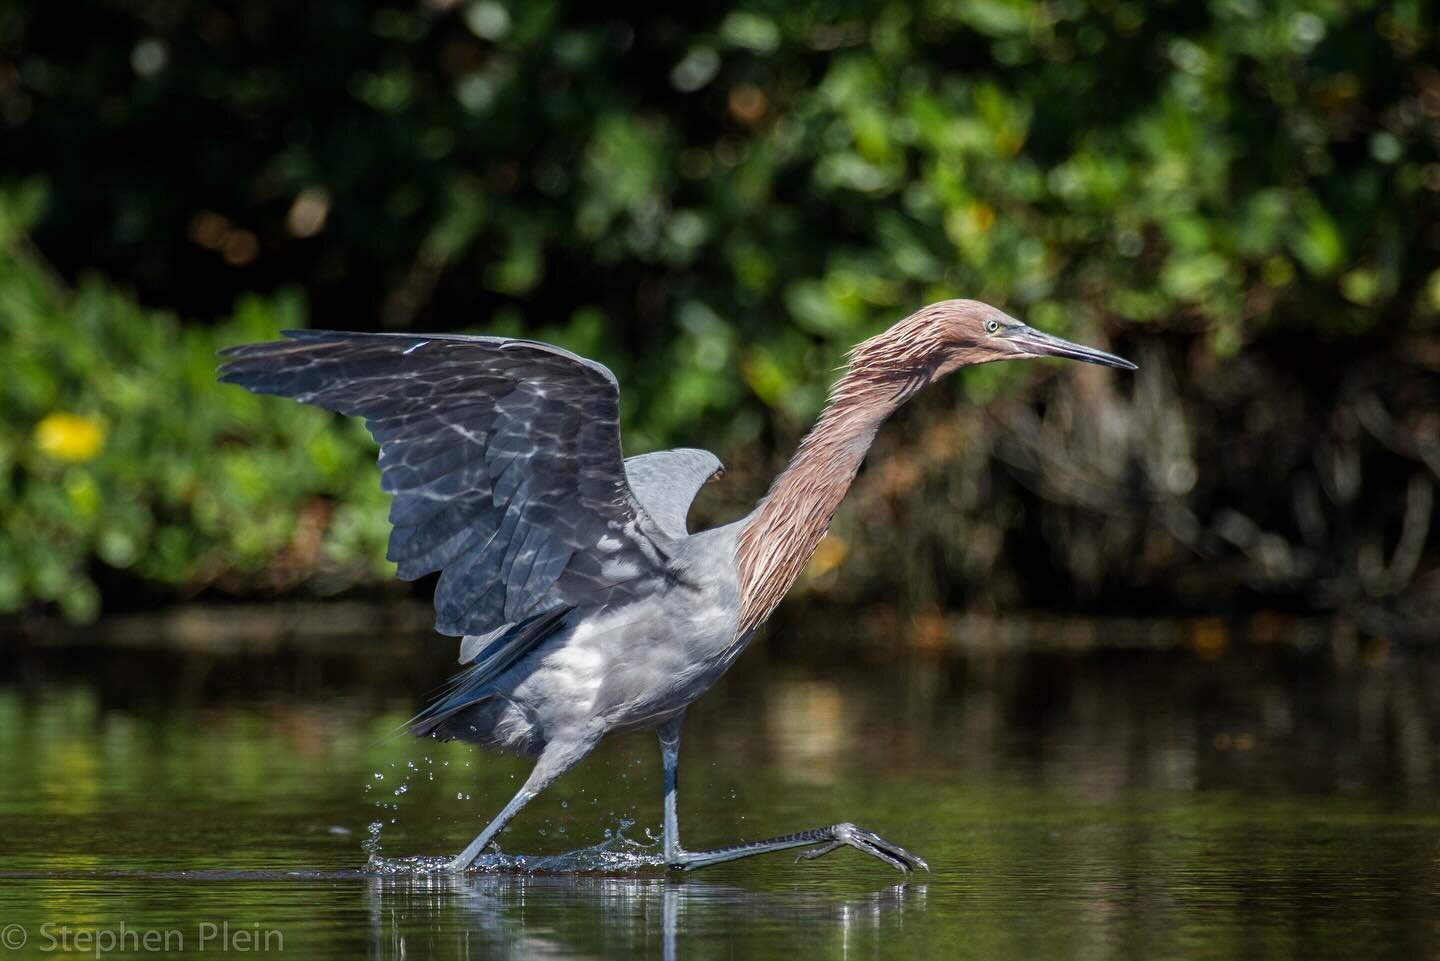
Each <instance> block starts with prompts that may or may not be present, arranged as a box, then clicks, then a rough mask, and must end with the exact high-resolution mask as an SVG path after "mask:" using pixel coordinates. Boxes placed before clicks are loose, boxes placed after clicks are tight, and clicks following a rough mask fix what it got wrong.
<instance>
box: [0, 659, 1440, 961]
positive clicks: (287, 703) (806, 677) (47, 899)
mask: <svg viewBox="0 0 1440 961" xmlns="http://www.w3.org/2000/svg"><path fill="white" fill-rule="evenodd" d="M429 643H430V642H426V641H421V640H412V639H408V638H407V639H403V640H397V641H396V642H395V643H394V644H393V645H388V646H382V647H376V646H375V645H374V644H373V642H371V644H370V646H367V647H365V648H364V651H365V653H364V655H363V656H360V655H358V654H357V655H355V656H347V655H345V654H336V655H329V656H325V657H318V656H298V655H287V654H284V653H283V652H282V653H281V654H280V655H279V656H274V655H269V656H266V657H263V658H262V657H256V656H247V655H240V654H234V653H231V654H224V653H214V652H212V653H209V654H195V653H190V654H185V655H181V654H175V653H164V652H159V651H133V652H130V653H116V652H114V651H111V652H110V653H104V654H102V653H99V652H98V651H97V650H91V649H87V648H76V647H67V648H62V649H29V650H26V649H23V648H19V649H17V648H15V647H14V646H13V645H12V647H11V648H7V650H6V651H5V653H4V654H3V655H0V667H3V668H4V670H5V673H4V674H3V675H0V677H3V678H6V679H7V680H3V681H0V826H3V830H0V958H3V957H4V956H5V955H6V954H7V953H8V954H10V955H12V956H16V957H32V956H33V957H39V956H43V955H47V954H49V953H55V952H58V951H60V950H62V949H66V948H68V949H70V950H71V951H74V952H77V953H80V954H85V955H89V956H92V957H93V956H95V955H97V954H99V955H101V956H109V957H154V956H156V955H157V954H161V955H164V954H166V953H167V952H168V953H171V954H174V955H176V956H178V954H179V953H180V952H181V950H182V949H183V950H184V951H185V952H186V953H189V954H195V953H197V952H200V951H204V952H205V954H207V955H210V956H215V955H221V956H228V955H240V954H244V955H246V956H256V955H259V956H269V957H287V956H288V957H305V958H332V957H333V958H347V959H350V958H357V957H381V958H490V957H506V958H532V957H547V958H612V957H613V958H636V957H641V958H643V957H657V958H668V957H680V958H746V959H752V958H753V959H765V958H789V959H793V958H811V957H841V958H880V957H884V958H955V957H975V958H1023V959H1037V958H1136V957H1144V958H1162V957H1176V958H1178V957H1195V958H1232V957H1233V958H1297V959H1299V958H1304V959H1310V958H1337V959H1338V958H1344V959H1351V958H1372V957H1373V958H1379V957H1393V958H1425V957H1437V956H1440V807H1437V803H1436V802H1437V793H1440V792H1437V776H1440V774H1437V772H1440V768H1437V762H1440V754H1437V749H1436V744H1437V740H1436V738H1437V733H1440V723H1437V713H1440V697H1437V690H1440V688H1437V684H1440V670H1437V666H1436V664H1435V663H1434V662H1433V661H1432V660H1430V659H1428V658H1425V657H1420V656H1415V655H1406V656H1401V655H1400V654H1398V653H1397V652H1392V651H1388V650H1384V649H1383V648H1382V649H1377V650H1372V651H1370V652H1368V653H1367V652H1364V651H1361V652H1358V653H1356V652H1350V653H1351V655H1353V656H1346V657H1338V656H1337V655H1336V654H1335V653H1334V652H1333V651H1330V650H1320V651H1310V652H1309V653H1305V654H1300V653H1297V652H1294V651H1289V650H1280V649H1271V648H1267V647H1263V646H1256V645H1239V646H1234V647H1231V648H1229V649H1227V650H1226V651H1224V652H1222V653H1217V652H1216V651H1215V650H1213V649H1209V648H1205V647H1203V646H1202V647H1201V648H1200V649H1195V648H1187V647H1179V648H1176V649H1173V650H1169V651H1145V650H1134V649H1132V650H1128V651H1119V652H1117V651H1089V652H1085V653H1082V652H1076V651H1066V650H1064V649H1063V645H1061V648H1062V649H1058V650H1054V649H1052V650H1051V652H1050V653H1043V654H1041V653H1013V654H1007V655H979V654H970V655H963V656H962V655H959V654H950V655H947V654H943V653H940V652H930V653H928V654H924V655H921V654H913V653H912V654H909V655H905V656H903V657H897V656H895V655H887V656H884V657H880V656H867V655H865V654H863V653H855V654H847V655H840V654H835V655H833V656H827V655H825V651H826V644H825V641H824V639H823V638H818V637H817V638H816V639H815V640H814V641H813V643H809V644H807V645H806V650H807V651H810V652H811V653H810V654H809V655H807V656H805V657H798V658H797V657H794V656H792V657H789V658H779V657H773V656H767V655H766V653H765V651H764V650H755V651H751V652H749V653H747V654H746V656H745V657H744V658H742V659H741V661H740V663H739V664H738V666H737V667H736V669H735V670H734V671H732V673H731V674H730V675H729V676H728V677H727V678H726V679H725V680H724V681H722V683H721V685H720V686H719V687H718V688H717V689H716V690H715V691H713V692H711V693H710V694H709V695H707V696H706V697H705V698H703V699H702V700H701V701H700V702H698V703H697V705H696V706H695V707H694V708H693V709H692V711H691V716H690V719H689V721H688V723H687V726H686V730H685V740H684V744H683V749H682V769H681V802H680V804H681V827H682V831H683V832H684V836H685V839H686V843H687V845H688V846H691V847H700V846H711V845H720V844H726V843H730V842H733V841H736V840H739V839H742V838H760V837H766V836H770V835H772V834H779V833H784V832H787V831H791V830H795V829H799V828H804V827H812V826H815V825H818V824H824V823H831V822H834V821H840V820H851V821H855V822H856V823H858V824H860V825H862V826H864V827H867V828H870V829H872V830H875V831H877V832H879V833H881V834H883V835H885V836H886V837H889V838H891V839H892V840H894V841H896V842H898V843H900V844H903V845H905V846H906V847H908V848H910V849H911V850H913V851H915V852H916V853H918V854H921V855H923V856H924V857H926V858H927V859H928V860H929V862H930V865H931V867H932V872H931V873H929V874H923V873H922V874H921V875H919V876H917V877H913V878H910V879H908V880H907V879H902V878H901V876H900V875H898V874H897V873H895V872H894V871H892V870H890V869H889V868H887V867H885V866H884V865H882V864H880V863H879V862H876V861H872V860H869V859H866V858H864V857H862V856H860V855H859V854H857V853H855V852H853V851H849V850H848V849H847V850H841V851H839V852H836V853H834V854H831V855H829V856H827V857H825V858H824V859H821V860H818V861H811V862H805V863H802V864H796V863H794V861H793V859H792V858H791V857H789V856H787V855H784V854H780V855H770V856H765V857H760V858H755V859H751V860H748V861H742V862H738V863H735V864H730V865H723V866H720V867H716V868H711V869H708V870H705V871H701V872H698V873H695V874H692V875H684V876H679V875H672V874H670V873H667V872H666V871H664V870H663V869H662V868H659V867H655V866H651V863H652V862H653V861H654V859H655V854H656V849H655V846H654V844H653V841H652V840H651V838H650V836H649V832H652V831H653V832H655V833H657V834H658V831H659V823H660V771H659V762H658V752H657V750H656V747H655V744H654V742H653V738H651V737H649V736H640V735H636V736H631V737H625V738H620V739H616V740H614V741H612V742H610V743H607V744H606V745H604V747H603V748H602V749H601V750H600V751H598V752H597V753H596V754H595V755H594V756H592V757H591V758H590V759H588V760H587V761H586V762H584V763H583V764H582V765H581V766H580V767H579V768H578V769H576V770H575V771H574V772H572V773H571V774H570V775H569V776H567V777H566V778H565V779H564V780H562V781H561V782H559V783H558V784H557V785H556V786H555V787H553V788H552V789H551V790H549V791H547V792H546V793H545V794H543V795H542V796H541V797H540V798H539V799H537V800H536V801H535V802H533V803H532V804H531V805H530V806H529V807H528V808H527V809H526V810H525V811H524V812H523V813H522V814H521V816H520V817H519V818H518V819H517V820H516V821H515V822H514V824H513V825H512V827H511V828H510V829H509V830H508V831H506V832H505V833H504V834H503V835H502V836H501V847H502V848H503V850H504V852H505V854H506V855H507V856H510V857H515V856H520V855H523V856H524V860H525V863H526V864H527V865H528V866H530V867H531V868H535V867H539V868H542V869H546V868H548V869H549V870H540V871H539V872H532V873H527V874H518V873H513V872H506V873H496V874H485V875H476V876H469V877H464V878H452V877H448V876H445V875H442V874H436V873H427V872H425V871H422V870H417V869H416V868H417V862H415V861H409V860H405V859H410V858H417V857H420V858H423V857H432V858H433V857H439V856H441V855H445V854H452V853H454V852H455V851H458V850H459V849H460V848H461V847H462V846H463V845H464V844H465V843H466V841H468V840H469V838H470V837H471V836H472V835H473V834H474V833H475V832H476V831H478V829H479V828H480V827H481V826H482V825H483V822H484V820H485V819H486V818H488V817H489V816H490V815H491V814H493V813H494V812H495V811H496V810H498V809H499V807H500V806H501V805H502V804H503V803H504V802H505V801H506V800H507V799H508V797H509V796H510V794H511V793H512V792H513V791H514V790H515V789H516V788H517V787H518V785H519V783H520V781H521V780H523V778H524V775H525V773H526V771H527V770H528V762H526V761H525V760H523V759H516V758H506V757H499V756H495V755H491V754H488V753H485V752H482V751H480V750H477V749H472V748H468V747H466V746H463V745H453V744H452V745H441V744H435V743H432V742H423V741H415V740H413V739H410V738H408V737H405V736H399V735H396V734H395V733H394V732H395V730H396V728H397V727H398V726H399V725H400V724H401V723H402V722H403V721H404V720H405V718H406V717H407V716H408V714H409V713H410V712H411V711H412V710H413V709H414V708H415V707H416V706H417V705H418V704H419V703H420V701H421V700H422V699H423V696H424V692H425V689H426V687H428V686H431V685H433V684H434V683H436V682H438V681H439V680H440V679H441V678H442V677H443V676H444V672H445V671H446V670H448V668H447V667H446V665H445V659H446V655H448V650H447V651H446V652H444V653H443V654H439V653H434V649H433V648H432V647H430V646H427V645H428V644H429ZM433 643H435V644H438V643H441V642H433ZM1202 655H1203V656H1202ZM367 845H368V846H370V847H374V846H376V845H378V849H377V850H375V851H374V852H373V853H374V856H375V860H373V861H370V860H369V859H368V856H367ZM597 846H599V847H597ZM576 851H580V852H581V855H580V863H581V865H582V866H584V867H588V868H591V869H592V870H591V871H589V872H588V873H579V874H576V873H568V872H565V871H557V870H555V869H556V868H557V867H559V868H564V867H571V866H574V862H573V861H563V860H562V861H554V860H552V861H548V862H547V861H545V860H544V858H545V857H546V856H550V855H565V854H567V852H576ZM367 863H368V864H369V865H370V866H369V867H367ZM377 865H378V866H380V867H381V868H388V869H389V870H376V866H377ZM418 866H420V867H423V866H424V864H423V862H419V863H418Z"/></svg>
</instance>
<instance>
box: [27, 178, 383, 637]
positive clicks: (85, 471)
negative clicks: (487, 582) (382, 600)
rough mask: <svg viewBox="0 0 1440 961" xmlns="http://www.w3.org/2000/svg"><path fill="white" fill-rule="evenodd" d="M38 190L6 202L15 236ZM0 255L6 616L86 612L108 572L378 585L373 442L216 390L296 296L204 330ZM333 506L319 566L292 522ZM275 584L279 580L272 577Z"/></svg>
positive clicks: (180, 579) (297, 316)
mask: <svg viewBox="0 0 1440 961" xmlns="http://www.w3.org/2000/svg"><path fill="white" fill-rule="evenodd" d="M33 209H34V204H33V202H32V200H31V199H30V192H29V191H28V190H22V191H20V192H18V193H12V194H10V195H9V196H6V197H4V198H0V223H4V224H6V225H7V227H8V226H9V225H11V224H15V223H17V222H18V224H19V225H23V223H24V220H25V218H26V217H27V216H28V214H27V210H33ZM5 239H6V241H7V242H6V245H5V248H4V249H3V251H0V337H3V340H4V342H5V344H6V351H7V358H8V360H7V363H6V376H5V377H4V378H0V408H3V410H4V411H5V416H4V418H3V419H0V508H3V511H4V516H5V524H4V526H3V529H0V611H14V610H16V609H18V608H19V607H20V606H21V605H22V604H24V603H26V602H27V601H35V600H38V601H48V602H53V603H56V604H58V605H59V606H60V608H61V610H63V611H64V613H65V614H66V615H67V616H69V617H72V618H77V619H88V618H90V617H93V616H94V614H95V613H96V611H97V609H98V605H99V596H98V594H97V591H96V587H95V585H94V583H93V581H92V579H91V576H90V575H91V573H92V565H93V564H94V563H95V562H98V563H100V564H102V565H105V566H106V567H109V568H111V569H115V570H121V571H129V572H132V573H133V575H134V576H135V577H137V578H140V579H143V580H146V581H152V582H158V583H162V584H170V585H180V586H189V587H196V586H201V585H203V584H206V583H209V582H211V581H214V580H217V579H223V578H225V577H227V576H231V575H235V574H239V575H244V579H245V582H246V583H247V584H248V585H250V586H255V585H257V584H265V583H267V582H276V586H283V580H284V578H285V576H286V572H285V571H284V570H283V568H284V566H285V565H286V564H287V563H289V564H300V565H303V567H304V570H303V571H302V572H301V573H303V574H309V573H311V572H312V570H313V569H315V568H319V569H321V570H325V569H327V568H330V569H348V573H349V576H350V577H354V576H356V575H357V574H358V573H359V571H357V570H356V568H357V566H363V568H364V569H366V570H369V571H371V572H372V573H371V575H370V576H373V574H374V573H379V572H378V570H377V562H376V561H375V560H373V558H375V557H376V556H377V552H378V553H383V548H381V547H380V545H382V544H383V538H384V533H385V532H384V521H383V518H384V514H385V507H384V503H383V500H384V499H383V497H382V496H381V495H380V493H379V491H378V490H377V489H376V485H375V483H374V478H373V468H372V466H371V460H372V456H373V455H372V453H371V447H370V445H369V443H368V440H367V439H364V430H363V428H362V427H360V425H358V424H355V423H344V424H339V423H336V419H335V418H333V417H331V416H330V415H329V414H327V413H325V412H323V411H317V410H314V409H310V408H304V407H300V406H299V405H296V404H275V403H265V402H263V401H262V400H261V399H260V398H259V397H255V396H252V395H250V394H248V393H246V392H245V391H241V390H236V389H233V388H228V387H224V386H223V385H221V384H219V383H217V382H216V380H215V366H216V362H217V359H216V356H215V352H216V350H217V348H218V347H220V346H222V345H225V344H232V343H241V342H245V341H253V340H257V339H265V338H269V337H273V336H275V335H276V332H277V331H278V330H279V329H281V328H282V327H294V326H298V325H303V323H304V312H303V310H302V308H301V305H300V301H299V299H298V298H297V297H295V296H293V295H291V296H281V297H276V298H272V299H268V300H265V299H260V298H254V297H251V298H246V299H245V300H244V301H242V302H241V303H240V304H239V305H238V306H237V308H236V311H235V315H234V317H233V318H231V319H229V320H226V321H225V322H223V323H221V324H218V325H216V326H215V327H214V328H212V329H209V330H205V329H197V328H193V327H184V326H182V325H181V324H179V323H178V322H177V321H176V319H175V318H174V317H173V316H171V315H169V314H166V313H163V312H157V311H148V310H143V309H141V308H139V307H137V306H136V305H135V304H134V302H133V301H132V300H131V299H130V298H129V297H127V296H125V295H123V294H121V293H118V292H116V291H114V290H112V289H111V288H109V287H108V286H107V285H105V284H104V283H102V282H100V281H99V280H97V279H94V278H91V279H87V280H85V281H83V282H82V283H81V284H80V285H79V286H78V287H77V288H76V289H75V290H73V291H71V290H68V289H66V288H65V287H64V286H63V285H62V284H60V283H58V282H57V281H56V280H55V278H54V277H52V276H51V275H50V273H49V272H48V270H47V269H46V268H45V266H44V265H43V264H42V263H41V262H40V261H39V260H38V258H37V257H36V256H35V255H34V254H33V252H31V251H29V250H28V249H27V248H26V246H25V244H24V241H23V240H22V239H20V235H19V233H18V232H17V231H15V230H9V231H8V233H7V235H6V238H5ZM328 498H333V499H334V500H335V502H336V503H335V516H334V517H333V518H331V520H330V524H329V532H328V535H327V542H326V543H325V544H323V545H316V546H315V547H314V548H313V550H318V551H320V552H321V554H320V556H317V557H313V558H312V557H296V556H295V555H296V554H297V552H305V551H307V550H312V548H311V547H310V546H309V545H307V544H305V543H304V542H303V541H304V534H305V532H304V530H297V518H301V519H302V526H303V519H304V518H305V516H306V512H307V510H314V509H315V505H316V504H317V503H323V501H317V499H328ZM277 579H278V580H277Z"/></svg>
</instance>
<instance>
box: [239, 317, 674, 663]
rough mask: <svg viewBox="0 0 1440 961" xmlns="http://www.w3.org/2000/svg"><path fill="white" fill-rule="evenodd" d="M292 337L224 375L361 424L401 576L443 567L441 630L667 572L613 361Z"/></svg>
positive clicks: (666, 544) (654, 579)
mask: <svg viewBox="0 0 1440 961" xmlns="http://www.w3.org/2000/svg"><path fill="white" fill-rule="evenodd" d="M285 336H287V337H289V338H291V339H290V340H283V341H272V342H268V343H261V344H248V345H245V346H241V347H232V348H230V349H228V350H226V351H224V352H223V353H224V356H225V357H226V358H228V359H227V362H226V363H225V364H224V365H223V366H222V367H221V369H220V379H221V380H222V381H225V382H227V383H233V384H239V385H241V386H242V387H245V388H247V389H249V390H251V391H254V392H256V393H261V394H278V395H281V396H285V397H293V398H295V399H296V400H298V401H301V402H302V403H306V404H314V405H316V406H319V407H324V408H327V409H329V410H334V411H339V412H340V413H342V414H349V415H356V416H360V417H364V418H365V425H366V427H368V428H369V430H370V433H371V434H372V435H373V436H374V437H375V439H376V440H377V441H378V442H379V443H380V485H381V487H382V488H383V489H384V490H386V491H388V492H390V493H391V494H393V495H394V499H393V501H392V502H391V505H390V523H391V525H392V526H393V531H392V532H391V535H390V544H389V550H388V552H387V556H388V557H389V558H390V560H392V561H394V562H395V563H396V564H397V565H398V573H399V575H400V576H401V577H402V578H405V579H407V580H410V579H414V578H417V577H420V576H422V575H424V574H428V573H431V572H433V571H441V572H442V573H441V576H440V583H439V585H438V586H437V587H436V589H435V610H436V615H437V617H436V625H435V626H436V629H437V630H438V631H440V632H441V633H442V634H452V635H476V636H478V637H483V638H485V639H487V640H488V639H490V638H494V637H497V636H499V635H501V634H502V633H504V632H505V631H506V629H507V628H508V627H509V626H510V625H514V624H517V623H519V622H520V621H522V620H524V619H525V618H527V617H531V616H534V615H535V614H538V613H542V612H544V611H547V610H550V609H552V608H555V607H559V606H567V607H576V606H591V605H603V604H608V603H612V602H616V601H620V600H624V599H628V598H631V597H636V596H640V595H642V594H645V593H647V592H650V591H653V590H655V589H656V587H657V586H658V585H659V584H660V583H661V582H663V581H664V580H665V579H667V578H668V577H669V576H670V570H669V562H668V551H669V548H670V546H671V538H670V537H669V536H668V535H667V534H666V533H665V531H664V530H663V529H662V528H661V527H660V526H659V525H657V524H656V523H655V522H654V521H653V520H652V519H651V518H650V517H649V516H648V515H647V514H646V512H645V510H644V508H643V507H641V505H640V503H639V502H638V501H637V500H636V498H635V495H634V493H633V492H632V491H631V489H630V486H629V483H628V482H627V480H626V476H625V469H624V464H623V461H622V460H621V456H620V421H619V393H620V392H619V386H618V384H617V383H616V381H615V377H614V375H613V374H611V373H610V371H609V370H608V369H607V368H606V367H604V366H603V365H601V364H597V363H595V362H594V361H590V360H585V359H584V358H581V357H577V356H575V355H574V354H571V353H569V352H568V351H564V350H561V349H560V348H558V347H552V346H550V345H549V344H541V343H537V342H535V341H525V340H510V339H505V338H498V337H462V336H457V335H443V334H437V335H430V334H355V333H343V332H335V331H285Z"/></svg>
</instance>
